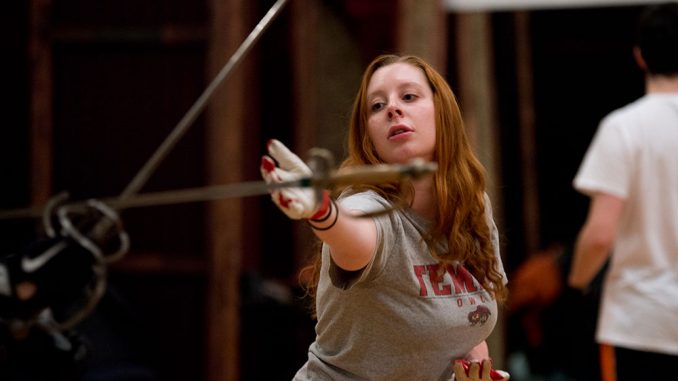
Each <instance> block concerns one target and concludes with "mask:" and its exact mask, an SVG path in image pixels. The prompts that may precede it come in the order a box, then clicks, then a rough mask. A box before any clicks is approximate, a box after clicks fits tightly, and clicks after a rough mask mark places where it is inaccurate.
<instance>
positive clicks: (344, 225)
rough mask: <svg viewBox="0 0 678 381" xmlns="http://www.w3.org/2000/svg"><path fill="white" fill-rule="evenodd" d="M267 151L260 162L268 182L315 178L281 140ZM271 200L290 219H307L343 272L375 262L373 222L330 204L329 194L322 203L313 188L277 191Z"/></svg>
mask: <svg viewBox="0 0 678 381" xmlns="http://www.w3.org/2000/svg"><path fill="white" fill-rule="evenodd" d="M267 148H268V153H269V155H270V156H263V157H262V160H261V174H262V177H263V178H264V180H266V182H268V183H279V182H284V181H291V180H296V179H299V178H301V177H304V176H310V175H312V172H311V169H310V168H309V167H308V166H307V165H306V163H304V162H303V161H302V160H301V159H300V158H299V157H298V156H297V155H295V154H294V153H293V152H292V151H290V150H289V149H288V148H287V147H285V145H283V144H282V143H281V142H279V141H278V140H270V141H269V143H268V147H267ZM274 159H275V160H274ZM276 162H277V165H276ZM271 198H272V199H273V202H274V203H275V204H276V205H277V206H278V208H280V210H282V211H283V212H284V213H285V214H286V215H287V216H288V217H290V218H292V219H297V220H298V219H305V220H306V221H307V222H308V223H309V224H310V225H311V227H312V228H313V232H314V233H315V235H316V236H317V237H318V238H320V239H321V240H323V242H325V243H326V244H327V245H328V246H329V247H330V252H331V255H332V259H333V260H334V262H335V264H336V265H337V266H339V267H340V268H342V269H344V270H348V271H354V270H359V269H362V268H363V267H365V266H366V265H367V264H368V263H369V262H370V260H372V256H373V255H374V251H375V249H376V245H377V227H376V224H375V222H374V220H373V219H371V218H355V217H352V214H354V212H353V211H348V210H345V208H342V207H341V205H340V203H339V202H335V201H332V200H330V199H329V196H328V193H327V192H325V194H324V199H323V200H322V202H320V203H319V202H318V200H317V199H316V195H315V190H314V189H313V188H284V189H277V190H273V191H272V192H271Z"/></svg>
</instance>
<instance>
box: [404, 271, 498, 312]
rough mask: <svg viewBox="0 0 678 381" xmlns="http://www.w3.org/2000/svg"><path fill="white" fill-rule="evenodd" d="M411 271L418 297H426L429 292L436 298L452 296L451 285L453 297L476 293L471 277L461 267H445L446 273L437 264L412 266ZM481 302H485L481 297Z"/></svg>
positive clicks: (471, 301)
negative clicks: (414, 277) (447, 276)
mask: <svg viewBox="0 0 678 381" xmlns="http://www.w3.org/2000/svg"><path fill="white" fill-rule="evenodd" d="M413 270H414V275H415V276H416V277H417V281H418V282H419V295H420V296H428V295H429V293H430V292H432V293H433V294H434V295H436V296H449V295H452V285H454V295H459V294H467V293H472V292H476V291H478V286H476V284H475V282H474V281H473V276H472V275H471V273H470V272H469V271H468V270H466V268H464V266H461V265H457V266H446V270H447V271H446V272H442V271H441V267H440V265H439V264H432V265H414V266H413ZM445 273H447V274H450V278H446V277H445V276H444V275H445ZM427 279H428V282H427V281H426V280H427ZM450 279H451V282H450ZM481 302H485V300H484V299H483V297H482V296H481ZM470 303H471V304H475V303H476V300H475V299H471V300H470Z"/></svg>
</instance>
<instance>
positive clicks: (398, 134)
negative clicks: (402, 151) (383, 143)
mask: <svg viewBox="0 0 678 381" xmlns="http://www.w3.org/2000/svg"><path fill="white" fill-rule="evenodd" d="M412 131H413V130H412V129H411V128H409V127H407V126H404V125H397V126H392V127H391V128H389V129H388V139H389V140H392V139H398V138H402V137H405V136H408V135H410V134H411V133H412Z"/></svg>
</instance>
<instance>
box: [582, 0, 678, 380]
mask: <svg viewBox="0 0 678 381" xmlns="http://www.w3.org/2000/svg"><path fill="white" fill-rule="evenodd" d="M676 47H678V3H676V2H671V3H667V4H662V5H657V6H651V7H649V8H648V9H647V10H646V11H645V12H644V13H643V14H642V15H641V18H640V22H639V26H638V35H637V40H636V47H635V49H634V56H635V59H636V61H637V63H638V66H639V67H640V68H641V69H642V70H643V71H644V72H645V79H646V82H645V83H646V95H644V96H643V97H641V98H639V99H638V100H636V101H634V102H632V103H630V104H628V105H626V106H624V107H622V108H620V109H618V110H615V111H613V112H612V113H611V114H609V115H608V116H607V117H605V118H604V119H603V120H602V122H601V124H600V127H599V129H598V131H597V133H596V135H595V138H594V139H593V141H592V143H591V146H590V148H589V150H588V151H587V153H586V156H585V157H584V160H583V162H582V164H581V167H580V169H579V172H578V173H577V176H576V177H575V179H574V186H575V187H576V189H577V190H579V191H580V192H582V193H584V194H586V195H588V196H589V197H591V204H590V208H589V214H588V217H587V219H586V222H585V224H584V226H583V227H582V229H581V232H580V234H579V237H578V240H577V244H576V249H575V257H574V262H573V265H572V270H571V273H570V274H569V284H570V285H571V286H573V287H576V288H579V289H582V290H585V291H586V290H587V289H588V287H589V285H590V283H591V281H592V279H593V278H594V276H595V275H596V273H597V272H598V271H599V270H600V268H601V267H602V266H603V264H604V263H605V262H606V261H607V260H608V258H611V259H610V267H609V270H608V273H607V275H606V278H605V285H604V292H603V295H602V308H601V312H600V316H599V320H598V326H597V331H596V339H597V341H598V342H599V343H601V344H602V347H601V350H602V354H603V371H604V373H603V374H604V377H605V380H606V381H608V380H640V379H645V380H647V379H650V380H670V379H676V377H678V372H676V364H678V324H676V317H677V316H678V234H677V233H678V150H677V149H676V147H677V144H678V49H677V48H676Z"/></svg>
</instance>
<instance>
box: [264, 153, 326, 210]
mask: <svg viewBox="0 0 678 381" xmlns="http://www.w3.org/2000/svg"><path fill="white" fill-rule="evenodd" d="M267 148H268V155H270V156H268V155H264V156H262V158H261V167H260V170H261V176H262V177H263V178H264V180H265V181H266V182H267V183H268V184H272V183H281V182H285V181H294V180H298V179H300V178H302V177H310V176H311V175H312V174H313V173H312V171H311V168H309V167H308V165H306V163H304V162H303V161H302V160H301V159H300V158H299V156H297V155H295V154H294V153H293V152H292V151H290V150H289V149H288V148H287V147H285V145H284V144H282V143H281V142H280V141H278V140H275V139H271V140H269V141H268V145H267ZM273 159H275V161H277V162H278V166H276V165H275V161H274V160H273ZM271 199H273V202H274V203H275V204H276V205H277V206H278V208H280V210H282V211H283V212H284V213H285V214H286V215H287V216H288V217H289V218H292V219H295V220H299V219H303V218H306V219H312V220H314V219H319V218H322V217H323V216H325V215H326V214H327V211H328V210H329V208H330V198H329V194H328V192H327V191H325V192H323V197H322V198H321V199H320V200H318V198H317V197H316V192H315V190H314V189H313V188H310V187H309V188H280V189H276V190H272V191H271Z"/></svg>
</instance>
